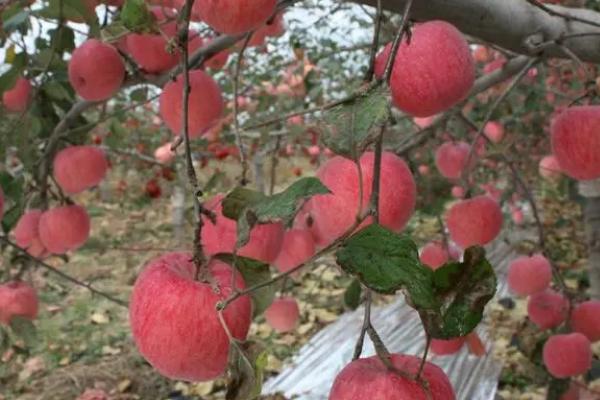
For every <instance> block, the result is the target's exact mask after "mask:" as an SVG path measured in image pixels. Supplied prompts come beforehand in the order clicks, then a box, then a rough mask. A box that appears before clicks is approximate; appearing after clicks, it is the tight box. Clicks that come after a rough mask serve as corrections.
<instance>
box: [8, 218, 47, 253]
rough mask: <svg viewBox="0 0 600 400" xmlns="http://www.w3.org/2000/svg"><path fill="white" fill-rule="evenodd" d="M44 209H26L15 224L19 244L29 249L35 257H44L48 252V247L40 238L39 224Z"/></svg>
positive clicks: (15, 233) (14, 232)
mask: <svg viewBox="0 0 600 400" xmlns="http://www.w3.org/2000/svg"><path fill="white" fill-rule="evenodd" d="M41 216H42V211H40V210H29V211H26V212H25V213H24V214H23V215H22V216H21V218H19V221H18V222H17V225H16V226H15V229H14V231H13V234H14V235H15V242H16V243H17V245H18V246H20V247H22V248H24V249H26V250H27V252H28V253H29V254H31V255H32V256H34V257H43V256H44V255H45V254H46V248H45V247H44V245H43V244H42V242H41V240H40V233H39V224H40V217H41Z"/></svg>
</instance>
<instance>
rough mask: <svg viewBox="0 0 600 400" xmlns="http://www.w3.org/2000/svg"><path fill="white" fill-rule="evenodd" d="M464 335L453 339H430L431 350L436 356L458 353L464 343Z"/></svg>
mask: <svg viewBox="0 0 600 400" xmlns="http://www.w3.org/2000/svg"><path fill="white" fill-rule="evenodd" d="M466 340H467V338H466V337H463V336H461V337H457V338H454V339H449V340H443V339H431V348H430V349H431V352H432V353H433V354H435V355H437V356H448V355H451V354H455V353H458V351H460V349H462V347H463V345H464V344H465V342H466Z"/></svg>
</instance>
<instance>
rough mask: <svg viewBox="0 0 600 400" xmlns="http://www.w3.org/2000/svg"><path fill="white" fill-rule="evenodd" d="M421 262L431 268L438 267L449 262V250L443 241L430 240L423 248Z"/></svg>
mask: <svg viewBox="0 0 600 400" xmlns="http://www.w3.org/2000/svg"><path fill="white" fill-rule="evenodd" d="M420 259H421V262H422V263H423V264H425V265H427V266H428V267H430V268H431V269H434V270H435V269H438V268H439V267H441V266H442V265H444V264H445V263H447V262H448V259H449V255H448V250H446V249H445V248H444V246H443V245H442V244H441V243H438V242H430V243H427V244H426V245H425V246H424V247H423V248H422V249H421V256H420Z"/></svg>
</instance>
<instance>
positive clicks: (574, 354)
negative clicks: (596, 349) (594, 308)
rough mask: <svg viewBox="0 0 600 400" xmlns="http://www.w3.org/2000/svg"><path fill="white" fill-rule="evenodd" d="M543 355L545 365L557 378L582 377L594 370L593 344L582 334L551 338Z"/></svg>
mask: <svg viewBox="0 0 600 400" xmlns="http://www.w3.org/2000/svg"><path fill="white" fill-rule="evenodd" d="M542 353H543V359H544V365H545V366H546V368H547V369H548V372H550V375H552V376H554V377H555V378H568V377H571V376H576V375H581V374H583V373H585V372H587V371H588V370H589V369H590V368H592V349H591V344H590V341H589V340H588V339H587V338H586V337H585V336H584V335H582V334H581V333H577V332H576V333H568V334H561V335H552V336H550V338H549V339H548V340H547V341H546V343H545V344H544V349H543V352H542Z"/></svg>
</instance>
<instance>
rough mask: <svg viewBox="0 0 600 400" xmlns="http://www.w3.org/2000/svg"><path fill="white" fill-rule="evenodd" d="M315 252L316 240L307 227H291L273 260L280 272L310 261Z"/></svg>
mask: <svg viewBox="0 0 600 400" xmlns="http://www.w3.org/2000/svg"><path fill="white" fill-rule="evenodd" d="M314 254H315V240H314V239H313V236H312V234H311V233H310V231H308V230H306V229H290V230H289V231H286V232H285V234H284V235H283V242H282V244H281V250H280V251H279V254H278V255H277V258H276V259H275V261H274V262H273V264H274V265H275V267H276V268H277V269H278V270H279V271H280V272H287V271H289V270H291V269H293V268H295V267H297V266H298V265H300V264H302V263H304V262H306V261H308V260H309V259H310V258H311V257H312V256H313V255H314Z"/></svg>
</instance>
